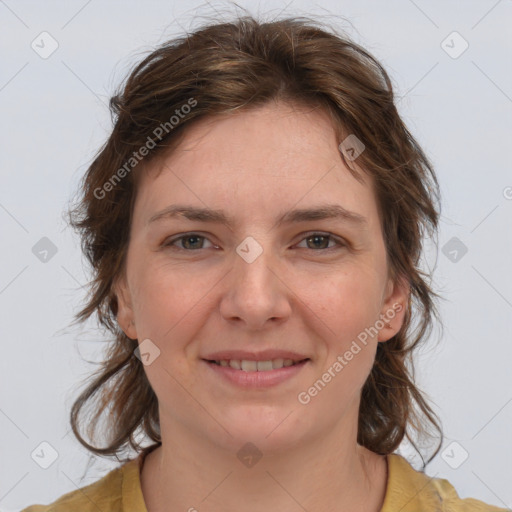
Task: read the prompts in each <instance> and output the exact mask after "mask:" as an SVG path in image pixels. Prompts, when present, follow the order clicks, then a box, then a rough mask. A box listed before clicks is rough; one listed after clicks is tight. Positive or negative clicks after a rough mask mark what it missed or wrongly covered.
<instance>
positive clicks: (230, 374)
mask: <svg viewBox="0 0 512 512" xmlns="http://www.w3.org/2000/svg"><path fill="white" fill-rule="evenodd" d="M245 357H247V356H245ZM221 359H222V358H221ZM232 359H235V358H234V357H233V358H232ZM271 359H277V357H276V358H271ZM288 359H293V358H288ZM304 359H306V358H304ZM253 360H254V359H253ZM259 360H262V361H265V359H259ZM203 362H204V363H205V365H206V366H207V368H209V369H210V371H212V372H213V373H214V374H215V375H216V376H218V377H220V378H223V379H225V380H226V381H227V382H230V383H232V384H235V385H237V386H239V387H242V388H268V387H271V386H276V385H277V384H280V383H282V382H284V381H286V380H288V379H291V378H292V377H294V376H295V375H297V374H298V373H299V372H300V371H301V370H302V369H303V368H304V367H305V366H306V365H307V364H308V363H310V362H311V360H310V359H307V360H305V361H301V362H300V363H297V364H295V365H293V366H283V368H277V369H275V370H266V371H263V372H258V371H253V372H246V371H244V370H236V369H234V368H231V367H230V366H219V365H217V364H215V363H213V362H210V361H206V360H203Z"/></svg>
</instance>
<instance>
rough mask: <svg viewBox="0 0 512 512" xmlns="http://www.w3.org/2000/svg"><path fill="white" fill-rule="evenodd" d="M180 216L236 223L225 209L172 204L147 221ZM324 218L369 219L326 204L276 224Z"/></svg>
mask: <svg viewBox="0 0 512 512" xmlns="http://www.w3.org/2000/svg"><path fill="white" fill-rule="evenodd" d="M180 216H181V217H184V218H186V219H188V220H191V221H196V222H210V223H219V224H226V225H227V226H229V227H231V226H233V225H234V224H235V221H234V218H233V217H230V216H228V215H227V214H226V213H225V212H224V211H223V210H213V209H211V208H198V207H195V206H189V205H171V206H168V207H167V208H165V209H163V210H161V211H159V212H157V213H155V214H154V215H152V216H151V217H150V218H149V220H148V221H147V225H149V224H151V223H153V222H156V221H159V220H162V219H169V218H175V217H180ZM324 219H337V220H342V221H345V222H348V223H351V224H354V225H356V226H359V227H367V226H368V220H367V219H366V218H365V217H363V216H362V215H360V214H359V213H356V212H352V211H350V210H347V209H346V208H343V206H341V205H339V204H325V205H320V206H317V207H310V208H302V209H295V210H290V211H285V212H283V213H281V214H280V215H279V216H278V218H277V220H276V223H275V225H277V226H280V225H283V224H292V223H298V222H308V221H315V220H324Z"/></svg>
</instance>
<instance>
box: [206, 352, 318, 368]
mask: <svg viewBox="0 0 512 512" xmlns="http://www.w3.org/2000/svg"><path fill="white" fill-rule="evenodd" d="M202 359H205V360H206V361H222V360H226V361H228V360H231V359H236V360H237V361H241V360H242V359H245V360H246V361H270V360H271V359H293V360H294V361H302V360H303V359H309V358H308V356H306V355H304V354H299V353H297V352H291V351H289V350H288V351H287V350H272V349H269V350H262V351H261V352H248V351H246V350H221V351H219V352H213V353H211V354H208V355H207V356H204V357H202ZM269 371H271V370H269Z"/></svg>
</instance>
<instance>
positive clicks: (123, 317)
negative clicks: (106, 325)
mask: <svg viewBox="0 0 512 512" xmlns="http://www.w3.org/2000/svg"><path fill="white" fill-rule="evenodd" d="M112 290H113V292H114V294H115V295H116V298H117V323H118V325H119V327H120V328H121V329H122V330H123V332H124V333H125V334H126V336H128V338H131V339H137V329H136V327H135V318H134V314H133V307H132V301H131V295H130V291H129V289H128V286H127V284H126V280H125V279H124V278H119V279H118V280H117V281H116V282H114V284H113V285H112Z"/></svg>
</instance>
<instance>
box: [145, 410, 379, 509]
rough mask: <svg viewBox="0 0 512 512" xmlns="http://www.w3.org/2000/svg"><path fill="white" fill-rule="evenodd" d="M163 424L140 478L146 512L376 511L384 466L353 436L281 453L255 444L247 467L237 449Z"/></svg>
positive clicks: (335, 434) (318, 439) (336, 435)
mask: <svg viewBox="0 0 512 512" xmlns="http://www.w3.org/2000/svg"><path fill="white" fill-rule="evenodd" d="M163 419H164V418H162V416H161V431H162V433H164V432H165V433H166V434H167V435H166V436H164V435H162V446H160V447H159V448H157V449H155V450H153V451H152V452H151V453H150V454H148V455H147V457H146V460H145V462H144V466H143V470H142V474H141V484H142V492H143V495H144V499H145V501H146V507H147V509H148V512H164V511H168V510H186V511H191V512H194V511H195V510H201V508H203V507H205V506H207V508H208V510H209V511H210V512H231V511H233V512H234V511H238V510H240V505H241V504H243V508H244V510H245V511H246V512H261V511H262V510H280V511H283V512H287V511H290V512H291V511H296V510H299V509H300V508H302V509H303V510H304V509H305V510H308V511H309V512H315V511H324V510H336V511H343V510H350V511H351V512H357V511H359V510H361V511H363V510H364V511H365V512H378V511H379V510H380V509H381V506H382V503H383V501H384V496H385V489H386V480H387V477H386V473H387V468H386V460H385V457H384V456H379V455H377V454H375V453H373V452H371V451H369V450H367V449H366V448H363V447H361V446H360V445H358V444H357V442H356V435H357V433H356V432H353V431H352V432H350V435H346V431H345V434H344V435H343V434H342V433H341V432H340V431H339V430H338V429H333V430H331V431H330V433H326V434H325V435H320V436H318V435H317V436H315V439H314V441H304V442H302V443H299V444H296V445H295V446H294V447H293V448H291V447H286V449H277V448H276V447H275V446H274V447H273V446H272V445H271V443H268V442H267V444H265V441H264V440H262V441H261V442H260V443H259V444H258V443H255V444H256V445H257V446H258V450H259V451H260V453H261V452H262V455H263V456H262V457H261V459H259V460H258V461H257V462H256V463H254V461H255V460H256V458H254V457H256V452H253V450H254V449H251V448H247V449H246V452H244V454H246V455H248V457H245V458H244V457H243V456H242V457H241V458H242V461H241V460H240V459H239V458H238V457H237V452H238V450H237V449H228V448H225V447H223V446H219V445H218V444H214V443H212V442H211V440H210V439H206V438H204V437H201V436H198V435H196V433H195V432H193V431H191V430H190V429H187V428H184V427H182V426H180V425H179V424H177V423H176V422H174V423H173V422H169V423H168V424H165V422H163V421H162V420H163ZM352 424H354V423H352ZM267 441H268V440H267ZM244 444H245V443H244V442H240V443H238V444H236V446H240V447H242V446H243V445H244ZM251 455H252V456H253V458H252V459H251ZM245 461H246V462H245Z"/></svg>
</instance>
